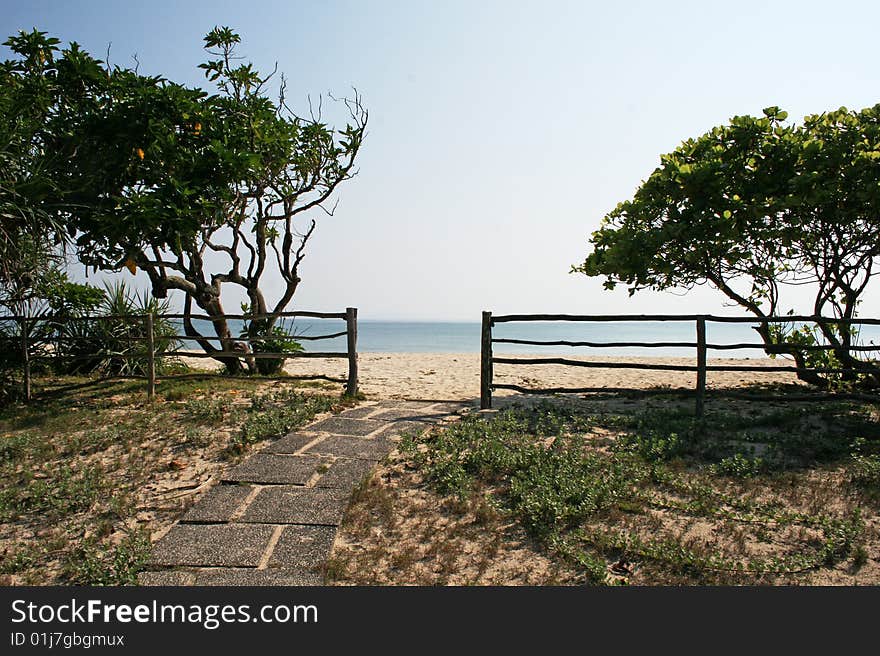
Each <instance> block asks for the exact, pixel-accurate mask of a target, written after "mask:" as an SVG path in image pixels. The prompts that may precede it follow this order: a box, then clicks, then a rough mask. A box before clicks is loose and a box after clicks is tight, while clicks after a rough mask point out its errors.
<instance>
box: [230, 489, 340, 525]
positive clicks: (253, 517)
mask: <svg viewBox="0 0 880 656" xmlns="http://www.w3.org/2000/svg"><path fill="white" fill-rule="evenodd" d="M346 505H348V494H346V493H343V492H342V491H341V490H338V489H329V488H315V487H294V486H291V485H273V486H272V487H264V488H263V489H262V490H260V491H259V493H258V494H257V496H256V497H255V498H254V500H253V501H252V502H251V504H250V505H249V506H248V508H247V510H246V511H245V513H244V514H243V515H242V516H241V520H240V521H242V522H251V523H261V524H314V525H325V526H339V523H340V522H341V521H342V513H343V511H344V510H345V507H346Z"/></svg>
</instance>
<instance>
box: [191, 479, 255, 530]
mask: <svg viewBox="0 0 880 656" xmlns="http://www.w3.org/2000/svg"><path fill="white" fill-rule="evenodd" d="M252 491H253V488H252V487H251V486H250V485H216V486H214V487H213V488H211V489H210V490H209V491H208V493H207V494H206V495H205V496H203V497H202V498H201V499H199V502H198V503H197V504H195V505H194V506H193V507H192V508H190V509H189V511H188V512H187V513H186V514H185V515H184V516H183V517H181V519H180V521H181V522H202V523H207V522H211V523H218V522H228V521H229V518H230V517H231V516H232V514H233V513H234V512H235V511H236V510H237V509H238V508H239V507H241V505H242V504H243V503H244V502H245V499H247V497H248V495H249V494H250V493H251V492H252Z"/></svg>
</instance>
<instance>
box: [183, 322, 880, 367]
mask: <svg viewBox="0 0 880 656" xmlns="http://www.w3.org/2000/svg"><path fill="white" fill-rule="evenodd" d="M194 324H195V325H196V328H197V329H199V330H200V332H203V334H205V335H212V334H213V331H212V330H211V328H210V325H209V324H208V322H206V321H198V320H196V321H194ZM230 324H231V325H230V328H231V329H232V332H233V334H238V333H240V332H241V330H242V322H241V321H230ZM754 325H756V324H751V323H712V322H708V323H707V326H706V338H707V342H708V343H710V344H737V343H752V344H755V343H760V341H761V340H760V337H759V336H758V334H757V333H756V332H755V330H754V329H753V326H754ZM285 327H286V328H287V329H288V330H289V331H291V332H292V333H293V334H294V336H306V337H309V336H314V335H325V334H332V333H337V332H341V331H344V330H345V322H344V321H341V320H338V319H300V318H297V319H296V320H294V321H289V320H288V321H286V322H285ZM480 331H481V326H480V323H479V322H462V321H383V320H377V319H362V320H359V321H358V341H357V349H358V352H360V353H479V352H480ZM492 335H493V337H494V338H507V339H526V340H543V341H559V340H567V341H590V342H696V339H697V338H696V327H695V323H694V322H693V321H655V322H641V321H638V322H637V321H620V322H614V323H609V322H584V323H582V322H549V321H548V322H543V321H541V322H537V321H536V322H521V323H514V322H511V323H500V324H497V325H496V326H495V327H494V328H493V332H492ZM858 342H859V343H861V344H878V345H880V327H878V326H864V327H863V328H862V331H861V333H860V335H859V339H858ZM301 343H302V345H303V347H304V349H305V350H306V351H307V352H308V351H311V352H319V351H324V352H327V351H345V350H346V340H345V337H336V338H333V339H327V340H302V341H301ZM190 345H191V344H187V343H186V342H184V346H185V347H189V346H190ZM493 351H494V352H495V353H499V354H508V355H512V354H522V355H535V354H545V355H560V354H568V355H578V356H583V355H593V356H597V355H610V356H636V357H695V355H696V348H693V347H669V346H664V347H652V348H647V347H602V348H595V347H580V346H578V347H571V346H537V345H527V344H504V343H502V344H493ZM878 353H880V346H878ZM874 355H875V356H876V354H874ZM708 356H709V357H710V358H712V357H714V358H719V357H724V358H765V357H767V355H766V354H765V353H764V351H763V350H762V349H760V348H750V349H738V350H721V349H709V353H708Z"/></svg>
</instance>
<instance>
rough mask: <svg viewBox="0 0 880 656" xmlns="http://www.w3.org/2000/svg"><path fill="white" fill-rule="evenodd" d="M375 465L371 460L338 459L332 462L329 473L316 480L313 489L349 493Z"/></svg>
mask: <svg viewBox="0 0 880 656" xmlns="http://www.w3.org/2000/svg"><path fill="white" fill-rule="evenodd" d="M375 465H376V463H375V462H373V461H371V460H355V459H340V460H337V461H336V462H334V463H333V464H332V465H331V466H330V469H329V471H327V473H326V474H324V475H323V476H321V478H319V479H318V482H317V483H315V487H328V488H336V489H343V490H348V491H351V490H353V489H354V488H355V486H356V485H357V484H358V483H360V482H361V481H362V480H364V477H365V476H366V475H367V474H369V473H370V472H371V471H372V470H373V467H374V466H375Z"/></svg>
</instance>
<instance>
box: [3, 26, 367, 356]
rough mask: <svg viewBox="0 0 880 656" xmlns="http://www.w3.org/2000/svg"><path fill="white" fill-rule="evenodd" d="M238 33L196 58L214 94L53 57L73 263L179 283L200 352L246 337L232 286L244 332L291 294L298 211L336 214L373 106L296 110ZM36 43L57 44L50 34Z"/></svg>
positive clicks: (164, 284)
mask: <svg viewBox="0 0 880 656" xmlns="http://www.w3.org/2000/svg"><path fill="white" fill-rule="evenodd" d="M239 42H240V38H239V36H238V35H237V34H235V33H234V32H233V31H232V30H230V29H229V28H225V27H218V28H215V29H214V30H212V31H211V32H210V33H209V34H208V35H207V36H206V37H205V47H206V49H207V50H208V52H209V53H211V55H212V57H213V59H211V60H210V61H208V62H207V63H205V64H202V65H201V68H203V69H204V71H205V75H206V76H207V78H208V79H209V80H210V81H212V82H215V83H216V84H217V87H218V90H217V93H214V94H209V93H207V92H205V91H203V90H201V89H193V88H187V87H185V86H183V85H179V84H175V83H173V82H171V81H169V80H167V79H164V78H161V77H148V76H143V75H140V74H139V73H138V72H137V70H131V69H123V68H120V67H113V68H111V67H109V66H106V65H103V63H102V62H100V61H98V60H96V59H94V58H92V57H91V56H90V55H88V54H87V53H85V52H84V51H82V50H81V49H80V48H79V47H78V46H76V44H71V46H70V47H69V48H68V49H66V50H64V51H63V53H62V56H61V57H60V58H57V60H55V59H53V68H52V70H51V74H52V76H53V78H54V79H55V80H56V86H55V88H56V92H55V94H54V97H53V102H54V105H53V111H52V112H51V114H50V116H49V120H48V121H47V124H46V129H45V131H46V135H47V138H46V140H47V144H48V147H49V148H50V149H51V150H52V151H53V152H56V153H59V155H60V156H59V157H58V158H56V159H55V160H53V167H52V168H51V177H52V179H53V180H56V181H58V183H59V185H60V186H61V187H62V188H63V189H64V193H63V196H62V198H61V202H60V203H59V204H58V205H57V207H55V209H54V211H55V216H56V217H57V218H58V219H59V220H60V221H61V222H63V223H64V224H65V225H67V226H68V229H69V231H70V233H71V234H72V235H74V236H75V244H76V247H77V252H78V255H79V257H80V259H81V261H82V262H83V263H85V264H86V265H87V266H92V267H95V268H102V269H110V270H121V269H122V268H123V267H125V268H128V269H129V270H131V271H134V270H136V269H137V268H140V269H142V270H143V271H145V272H146V274H147V276H148V277H149V280H150V283H151V286H152V293H153V295H154V296H156V297H157V298H164V297H166V296H167V294H168V292H169V291H174V290H177V291H180V292H182V293H183V295H184V313H185V314H186V315H187V319H186V320H185V321H184V326H185V330H186V333H187V334H188V335H189V336H191V337H193V338H195V339H196V340H197V341H198V343H199V344H200V345H201V346H202V348H203V349H204V350H205V351H206V352H208V353H218V352H227V353H228V352H234V351H236V350H240V349H241V345H240V344H238V343H237V341H236V338H235V336H234V335H233V334H232V332H231V331H230V328H229V325H228V322H227V321H226V319H225V318H223V316H222V315H223V314H224V306H223V294H222V292H223V289H224V286H227V285H232V286H237V287H239V288H241V289H242V290H243V291H244V292H245V294H246V295H247V297H248V299H249V311H250V312H251V313H252V314H253V315H257V316H255V319H254V320H252V321H250V322H249V324H248V325H249V330H250V333H251V336H252V337H255V336H256V335H258V334H262V333H264V332H269V333H270V334H271V332H272V329H273V328H274V327H275V322H276V320H275V319H274V318H260V317H259V316H258V315H263V314H266V313H277V312H282V311H284V310H285V309H286V308H287V307H288V305H289V304H290V302H291V300H292V299H293V296H294V294H295V292H296V290H297V287H298V285H299V283H300V265H301V263H302V261H303V258H304V257H305V253H306V246H307V243H308V240H309V239H310V237H311V236H312V234H313V233H314V230H315V227H316V221H315V220H314V219H310V220H308V221H307V222H306V223H305V224H304V225H303V224H301V222H300V219H301V217H302V216H304V215H305V214H306V213H307V212H309V211H320V210H324V211H325V212H326V213H327V214H332V213H333V209H334V208H333V207H332V206H331V207H328V206H327V203H328V202H329V201H330V200H331V198H332V196H333V194H334V192H335V191H336V189H337V188H338V186H339V185H340V184H341V183H343V182H344V181H345V180H348V179H349V178H351V177H352V176H353V175H354V174H355V170H354V163H355V159H356V157H357V154H358V153H359V151H360V147H361V144H362V141H363V138H364V134H365V130H366V124H367V118H368V114H367V111H366V110H365V109H364V107H363V105H362V103H361V98H360V96H359V95H358V94H357V92H355V96H354V98H353V99H343V100H342V101H341V102H342V103H343V104H344V106H345V107H346V108H347V110H348V113H349V116H350V122H349V124H348V125H346V127H345V128H343V129H340V130H336V129H334V128H331V127H328V126H327V125H326V124H324V123H323V122H322V119H321V113H320V110H319V111H318V112H317V114H314V113H313V114H312V115H311V116H310V117H309V118H302V117H299V116H296V115H295V114H294V113H293V112H292V111H291V110H290V109H289V108H288V106H287V104H286V101H285V91H286V83H285V81H284V79H283V77H282V78H281V84H280V91H279V93H278V96H277V98H276V99H274V100H273V99H271V98H270V97H269V96H268V92H267V90H268V83H269V81H270V80H271V79H272V77H273V75H272V74H270V75H268V76H261V75H260V74H259V73H258V72H257V71H256V70H254V68H253V66H252V65H251V64H237V63H236V62H237V60H238V59H239V58H238V57H237V56H236V54H235V47H236V45H237V44H238V43H239ZM42 47H43V48H44V49H50V50H51V51H52V52H53V54H54V53H55V52H57V48H56V46H55V44H54V43H49V42H48V41H44V43H43V46H42ZM13 49H14V50H15V51H16V52H17V53H18V54H19V55H20V56H21V57H22V58H23V59H24V60H25V61H31V60H33V55H32V54H30V53H28V52H25V51H23V50H22V49H20V48H18V49H16V48H15V47H13ZM30 65H32V64H30ZM39 74H41V75H44V76H45V75H46V73H45V72H42V71H41V72H40V73H39ZM211 254H212V255H211ZM217 260H220V263H219V264H218V262H217ZM273 271H274V272H275V273H276V274H278V275H279V276H280V278H281V280H282V281H283V289H282V293H281V296H280V298H279V299H278V300H277V301H276V302H275V303H272V304H270V303H269V302H268V301H267V299H266V297H265V295H264V292H263V284H264V281H265V279H266V277H267V276H268V275H269V274H270V273H271V272H273ZM193 305H195V306H197V307H199V308H201V309H202V310H203V311H204V312H205V313H206V314H208V315H209V316H210V317H211V321H212V324H213V329H214V333H215V335H216V338H219V347H217V346H214V345H213V344H212V343H211V342H210V341H209V340H208V339H207V338H206V337H207V336H205V335H202V334H200V333H199V332H198V331H197V330H196V328H195V327H194V325H193V323H192V321H191V320H190V319H189V317H190V316H191V314H192V311H193ZM217 359H218V360H220V361H221V362H223V363H224V364H225V366H226V368H227V370H228V371H230V372H237V371H240V370H241V369H242V364H241V360H240V359H239V358H238V357H224V356H218V358H217ZM257 362H259V361H257ZM248 365H249V366H250V367H252V368H254V369H255V368H257V367H258V366H259V365H257V364H254V363H253V361H250V362H248Z"/></svg>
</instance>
